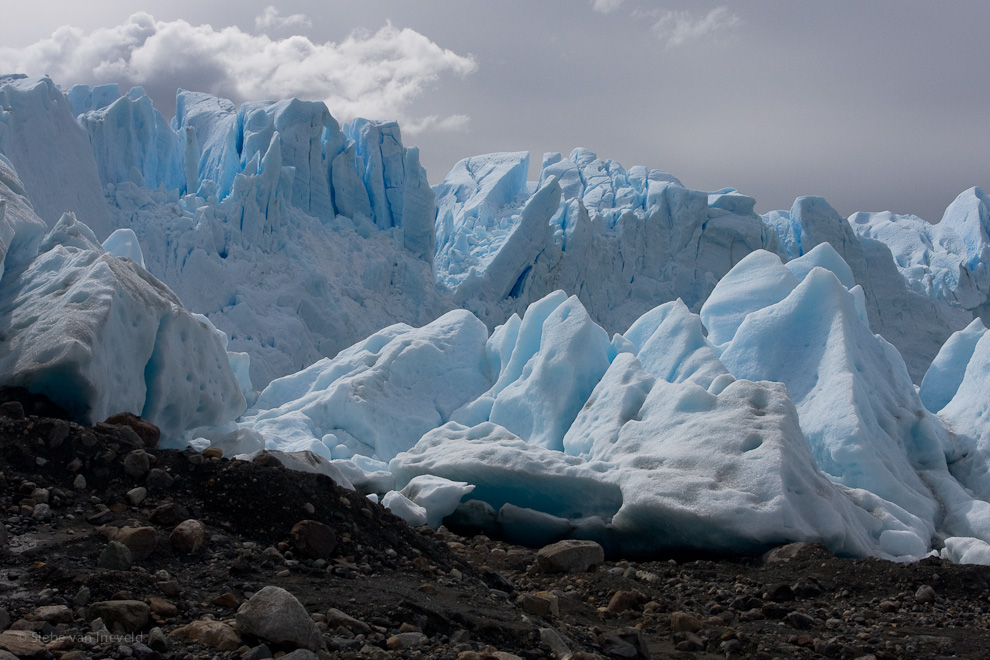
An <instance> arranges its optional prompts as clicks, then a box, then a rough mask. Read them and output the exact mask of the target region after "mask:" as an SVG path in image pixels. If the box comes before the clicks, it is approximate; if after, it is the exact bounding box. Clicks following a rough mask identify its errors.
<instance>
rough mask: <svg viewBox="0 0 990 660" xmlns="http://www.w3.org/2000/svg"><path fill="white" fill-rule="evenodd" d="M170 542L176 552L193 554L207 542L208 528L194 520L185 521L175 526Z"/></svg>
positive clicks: (169, 538)
mask: <svg viewBox="0 0 990 660" xmlns="http://www.w3.org/2000/svg"><path fill="white" fill-rule="evenodd" d="M168 541H169V543H171V544H172V548H173V549H174V550H175V551H176V552H181V553H184V554H192V553H194V552H196V551H197V550H199V549H200V548H202V547H203V543H204V542H205V541H206V527H205V526H204V525H203V523H201V522H199V521H198V520H194V519H192V518H190V519H189V520H184V521H183V522H181V523H179V524H178V525H176V526H175V529H173V530H172V533H171V534H170V535H169V537H168Z"/></svg>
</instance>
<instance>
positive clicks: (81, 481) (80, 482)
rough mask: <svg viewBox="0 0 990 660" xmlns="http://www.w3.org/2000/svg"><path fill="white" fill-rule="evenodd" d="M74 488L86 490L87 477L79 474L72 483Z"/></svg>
mask: <svg viewBox="0 0 990 660" xmlns="http://www.w3.org/2000/svg"><path fill="white" fill-rule="evenodd" d="M72 487H73V488H75V489H76V490H86V477H84V476H82V475H81V474H77V475H76V478H75V479H74V480H73V481H72Z"/></svg>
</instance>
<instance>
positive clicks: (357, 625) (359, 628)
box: [326, 607, 371, 635]
mask: <svg viewBox="0 0 990 660" xmlns="http://www.w3.org/2000/svg"><path fill="white" fill-rule="evenodd" d="M326 617H327V627H328V628H331V629H332V628H340V627H344V628H347V629H348V630H350V631H351V632H353V633H363V634H365V635H366V634H368V633H370V632H371V626H369V625H368V624H367V623H365V622H364V621H359V620H358V619H355V618H354V617H352V616H350V615H349V614H347V613H346V612H341V611H340V610H338V609H337V608H336V607H331V608H330V609H329V610H328V611H327V615H326Z"/></svg>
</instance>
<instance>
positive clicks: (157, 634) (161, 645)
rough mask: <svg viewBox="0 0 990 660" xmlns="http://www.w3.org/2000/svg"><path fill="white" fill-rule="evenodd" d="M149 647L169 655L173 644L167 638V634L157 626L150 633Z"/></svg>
mask: <svg viewBox="0 0 990 660" xmlns="http://www.w3.org/2000/svg"><path fill="white" fill-rule="evenodd" d="M148 646H149V647H150V648H151V649H152V650H155V651H158V652H159V653H167V652H168V649H169V647H170V646H171V644H170V643H169V641H168V638H167V637H166V636H165V632H164V631H163V630H162V629H161V628H159V627H157V626H156V627H154V628H152V629H151V632H150V633H148Z"/></svg>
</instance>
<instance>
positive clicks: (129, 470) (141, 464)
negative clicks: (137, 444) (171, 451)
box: [124, 449, 151, 479]
mask: <svg viewBox="0 0 990 660" xmlns="http://www.w3.org/2000/svg"><path fill="white" fill-rule="evenodd" d="M150 469H151V454H149V453H148V452H146V451H145V450H143V449H135V450H134V451H132V452H129V453H128V454H127V456H125V457H124V473H125V474H126V475H127V476H128V477H130V478H131V479H140V478H141V477H143V476H144V475H146V474H147V473H148V470H150Z"/></svg>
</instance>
